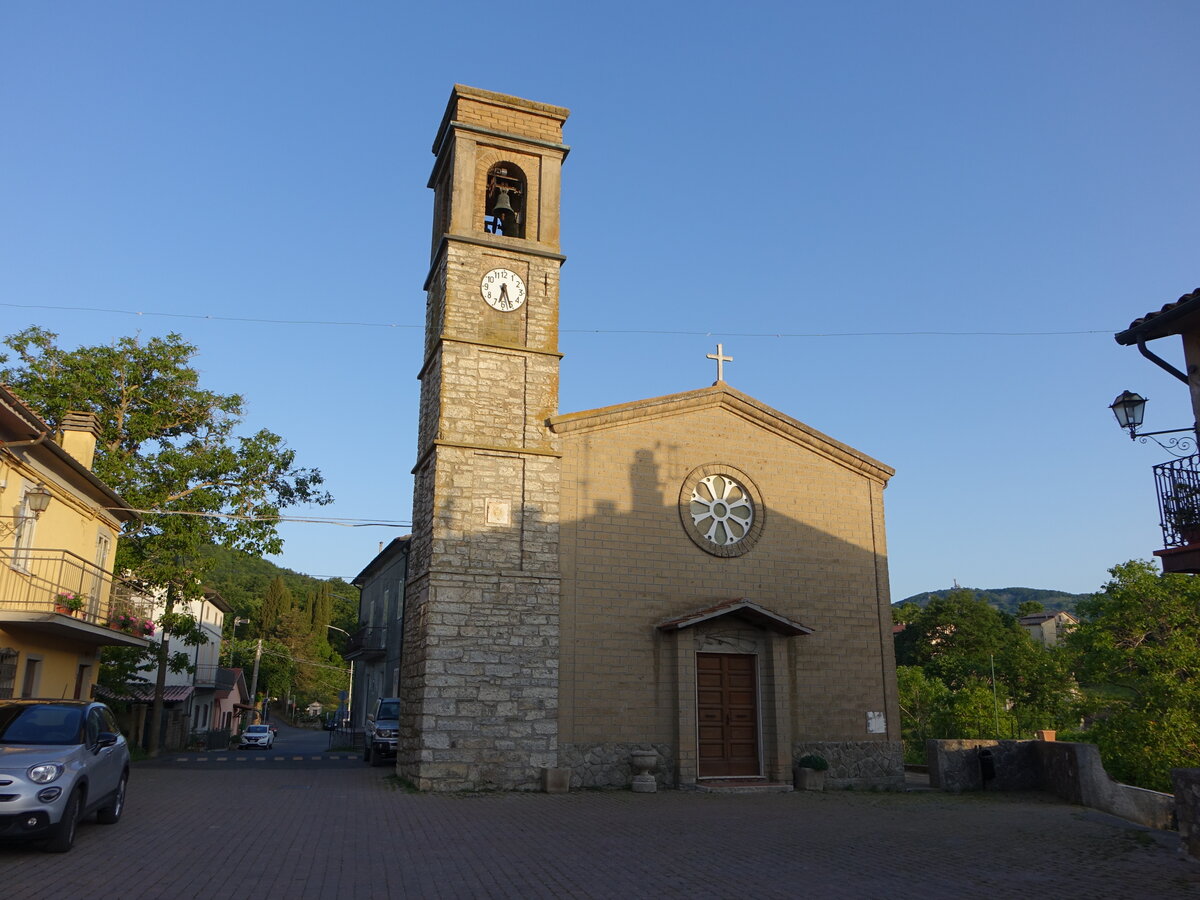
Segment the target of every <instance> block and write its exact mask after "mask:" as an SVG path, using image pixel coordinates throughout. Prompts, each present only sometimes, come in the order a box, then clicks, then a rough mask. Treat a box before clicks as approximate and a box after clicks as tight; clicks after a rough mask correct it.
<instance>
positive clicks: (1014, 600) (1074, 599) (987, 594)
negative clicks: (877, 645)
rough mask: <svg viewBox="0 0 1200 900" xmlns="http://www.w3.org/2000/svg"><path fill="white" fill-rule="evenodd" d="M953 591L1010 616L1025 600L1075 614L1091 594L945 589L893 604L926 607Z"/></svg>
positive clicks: (967, 588)
mask: <svg viewBox="0 0 1200 900" xmlns="http://www.w3.org/2000/svg"><path fill="white" fill-rule="evenodd" d="M955 590H963V591H970V592H971V593H972V594H975V595H976V596H978V597H979V598H980V599H981V600H983V601H985V602H987V603H988V604H989V605H991V606H994V607H995V608H996V609H998V610H1000V611H1001V612H1006V613H1009V614H1011V615H1014V616H1015V615H1016V614H1017V607H1018V606H1020V605H1021V604H1022V603H1024V602H1025V601H1026V600H1036V601H1037V602H1039V603H1041V604H1042V606H1044V607H1046V609H1048V610H1060V609H1063V610H1066V611H1067V612H1069V613H1073V612H1075V605H1076V604H1077V603H1078V602H1079V601H1080V600H1085V599H1087V598H1088V597H1090V596H1091V594H1067V593H1064V592H1063V591H1050V590H1044V589H1042V588H1023V587H1006V588H970V587H964V588H946V589H945V590H941V591H926V592H925V593H923V594H913V596H911V597H906V598H905V599H903V600H900V601H899V602H898V603H896V604H894V605H896V606H899V605H900V604H904V603H915V604H917V606H922V607H924V606H927V605H928V604H929V601H930V600H932V599H933V598H934V597H945V596H946V595H947V594H950V593H953V592H954V591H955Z"/></svg>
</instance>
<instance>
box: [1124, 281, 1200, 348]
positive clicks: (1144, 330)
mask: <svg viewBox="0 0 1200 900" xmlns="http://www.w3.org/2000/svg"><path fill="white" fill-rule="evenodd" d="M1189 332H1200V288H1197V289H1196V290H1194V291H1192V292H1191V293H1190V294H1184V295H1183V296H1182V297H1180V298H1179V299H1178V300H1176V301H1175V302H1174V303H1168V304H1166V305H1165V306H1164V307H1163V308H1162V309H1159V310H1156V311H1154V312H1148V313H1146V314H1145V315H1144V316H1142V317H1141V318H1140V319H1135V320H1134V321H1132V322H1130V323H1129V327H1128V328H1126V329H1125V330H1124V331H1121V332H1118V333H1117V335H1116V341H1117V343H1118V344H1123V345H1125V346H1134V345H1136V344H1138V343H1139V342H1141V343H1144V342H1145V341H1153V340H1157V339H1158V338H1161V337H1170V336H1171V335H1173V334H1187V333H1189Z"/></svg>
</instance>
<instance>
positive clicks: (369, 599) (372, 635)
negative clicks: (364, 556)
mask: <svg viewBox="0 0 1200 900" xmlns="http://www.w3.org/2000/svg"><path fill="white" fill-rule="evenodd" d="M410 538H411V535H404V537H398V538H396V539H395V540H393V541H392V542H391V543H389V544H388V545H387V546H386V547H381V548H380V550H379V553H378V554H377V555H376V556H375V558H374V559H372V560H371V561H370V562H369V563H367V565H366V568H364V569H363V570H362V571H361V572H359V573H358V575H356V576H355V578H354V580H353V581H352V582H351V584H353V585H354V586H355V587H357V588H358V590H359V598H358V629H357V630H356V631H355V632H354V634H352V635H351V636H350V639H349V640H348V641H347V642H346V653H345V654H344V656H345V658H346V659H347V660H348V661H349V662H350V663H351V664H352V665H353V666H354V678H353V681H352V684H351V696H352V698H353V701H352V703H351V707H350V724H351V727H353V728H362V727H363V725H364V716H365V715H366V713H367V711H368V710H371V709H374V708H375V701H376V700H378V699H379V698H380V697H396V696H398V695H399V692H400V656H401V653H402V651H403V641H402V635H403V621H404V583H405V581H406V580H407V578H408V549H409V541H410Z"/></svg>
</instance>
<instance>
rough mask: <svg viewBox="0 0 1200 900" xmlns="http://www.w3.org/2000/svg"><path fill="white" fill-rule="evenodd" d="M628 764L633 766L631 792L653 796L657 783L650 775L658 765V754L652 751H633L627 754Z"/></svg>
mask: <svg viewBox="0 0 1200 900" xmlns="http://www.w3.org/2000/svg"><path fill="white" fill-rule="evenodd" d="M629 763H630V765H631V766H633V772H634V774H633V785H632V787H633V790H634V792H635V793H638V794H653V793H654V792H655V791H657V790H658V782H657V781H656V780H655V778H654V776H653V775H651V774H650V772H651V771H653V769H654V767H655V766H657V765H658V754H657V753H655V752H654V751H653V750H634V751H633V752H632V753H630V754H629Z"/></svg>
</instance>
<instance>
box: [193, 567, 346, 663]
mask: <svg viewBox="0 0 1200 900" xmlns="http://www.w3.org/2000/svg"><path fill="white" fill-rule="evenodd" d="M204 555H205V556H206V557H207V558H209V559H211V560H213V567H212V570H211V571H210V572H209V573H208V576H207V577H206V578H205V580H204V586H205V587H206V588H208V589H210V590H214V591H216V592H217V593H219V594H220V595H221V596H222V597H224V598H225V600H227V601H228V602H229V605H230V606H232V607H233V610H234V611H233V613H232V614H231V616H243V617H245V618H251V619H252V618H254V617H255V616H256V615H257V614H258V610H259V608H260V607H261V606H262V598H263V595H264V594H266V592H267V585H269V584H270V583H271V582H272V581H273V580H274V579H275V578H276V577H280V578H282V579H283V582H284V584H286V585H287V588H288V590H289V591H291V592H292V596H293V597H295V598H296V600H298V601H301V602H304V601H306V598H308V597H310V596H312V595H314V594H315V593H316V591H317V588H318V586H320V585H321V584H324V583H325V581H324V580H323V579H320V578H313V577H312V576H311V575H302V574H300V573H299V572H293V571H292V570H291V569H284V568H281V567H279V566H277V565H275V564H274V563H272V562H269V561H267V560H265V559H262V558H260V557H257V556H250V555H249V554H248V553H242V552H240V551H237V550H227V549H225V548H223V547H208V548H206V549H205V551H204ZM328 583H329V584H331V585H332V586H333V624H334V625H336V626H337V627H339V628H342V629H344V630H346V631H349V632H351V633H353V632H354V630H355V628H356V627H357V623H358V589H357V588H355V587H353V586H352V585H349V584H347V583H346V582H344V581H342V580H341V579H340V578H332V579H329V581H328ZM231 621H232V618H231ZM330 642H331V643H334V644H335V646H340V644H339V643H338V642H337V641H336V640H335V639H334V637H333V636H332V635H331V636H330Z"/></svg>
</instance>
